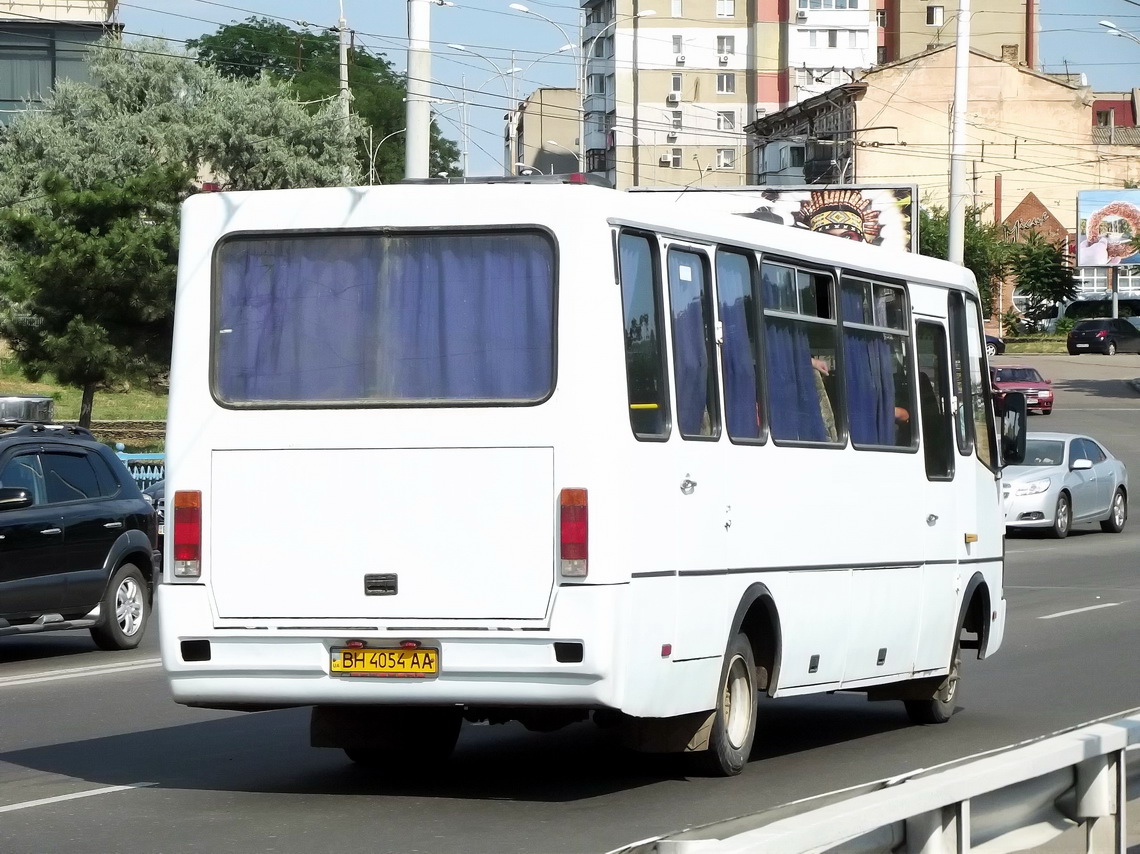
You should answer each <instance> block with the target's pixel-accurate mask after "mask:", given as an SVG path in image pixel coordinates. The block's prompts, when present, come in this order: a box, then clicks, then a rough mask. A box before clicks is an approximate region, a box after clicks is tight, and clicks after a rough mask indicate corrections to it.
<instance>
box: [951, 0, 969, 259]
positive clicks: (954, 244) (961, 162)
mask: <svg viewBox="0 0 1140 854" xmlns="http://www.w3.org/2000/svg"><path fill="white" fill-rule="evenodd" d="M969 74H970V0H958V42H957V44H956V45H955V46H954V110H953V122H952V126H951V130H950V206H949V207H950V210H949V215H950V217H949V223H948V229H947V230H948V235H947V247H946V257H947V258H948V259H949V260H951V261H953V262H954V263H955V264H961V263H963V262H964V261H965V258H966V105H967V99H968V97H969V96H968V94H967V91H968V85H969Z"/></svg>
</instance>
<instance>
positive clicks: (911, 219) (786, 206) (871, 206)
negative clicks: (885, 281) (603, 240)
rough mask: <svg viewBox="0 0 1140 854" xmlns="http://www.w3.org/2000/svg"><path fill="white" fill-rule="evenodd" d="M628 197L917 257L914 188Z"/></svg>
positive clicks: (671, 193) (670, 192)
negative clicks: (659, 198)
mask: <svg viewBox="0 0 1140 854" xmlns="http://www.w3.org/2000/svg"><path fill="white" fill-rule="evenodd" d="M628 192H631V193H637V192H647V193H658V194H663V195H665V196H668V197H669V199H670V201H672V200H676V201H678V202H683V203H685V204H690V205H698V206H702V207H703V208H704V209H705V210H716V211H721V212H728V213H735V214H740V215H741V216H746V217H751V218H753V219H760V220H765V221H767V222H776V223H780V224H782V225H787V226H790V227H792V228H805V229H808V230H809V231H818V232H821V233H824V234H834V235H836V236H837V237H845V238H847V239H848V240H859V241H862V242H864V243H871V244H873V245H875V246H884V247H888V248H891V249H898V250H901V251H904V252H917V251H918V201H917V199H918V188H917V186H915V185H913V184H899V185H890V186H888V185H875V186H864V185H848V186H841V187H836V186H831V187H826V188H820V187H741V188H736V187H731V188H719V187H718V188H708V189H697V188H690V189H684V190H674V189H669V190H659V189H657V188H652V187H644V188H643V187H633V188H631V189H630V190H629V191H628Z"/></svg>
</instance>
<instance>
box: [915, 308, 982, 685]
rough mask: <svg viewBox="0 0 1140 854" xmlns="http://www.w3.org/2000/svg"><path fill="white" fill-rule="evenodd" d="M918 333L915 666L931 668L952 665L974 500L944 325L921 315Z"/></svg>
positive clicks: (917, 328) (917, 325) (925, 668)
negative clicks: (919, 569) (962, 454)
mask: <svg viewBox="0 0 1140 854" xmlns="http://www.w3.org/2000/svg"><path fill="white" fill-rule="evenodd" d="M915 332H916V336H915V337H916V347H915V350H916V353H917V357H918V411H919V418H920V423H921V431H922V432H921V437H920V441H921V444H922V453H923V458H924V465H925V468H926V487H925V489H924V494H923V496H922V501H921V503H920V506H919V508H918V512H919V513H920V514H921V515H922V517H923V525H924V528H925V531H926V547H925V565H924V568H923V583H922V600H923V606H922V610H923V617H922V623H923V631H922V632H921V633H920V643H919V646H918V650H917V654H916V659H915V670H928V669H932V668H936V667H945V666H946V664H947V663H948V658H947V649H946V639H947V638H949V637H952V636H953V633H954V621H955V620H957V618H958V613H957V610H958V608H957V600H958V595H957V594H958V593H960V590H958V588H959V587H960V583H961V582H960V579H959V568H958V556H959V550H960V548H961V547H960V545H959V544H960V543H961V542H962V539H963V536H964V532H963V530H962V524H961V521H960V517H959V511H960V510H961V507H960V505H961V504H963V503H965V504H967V505H968V504H969V503H970V501H969V496H967V495H965V494H964V493H961V488H962V481H966V480H967V478H964V477H960V476H959V475H960V473H959V465H958V463H959V460H958V453H957V449H956V447H955V427H954V404H955V397H954V395H953V394H952V391H951V389H952V386H951V378H950V347H949V336H948V335H947V330H946V326H945V324H944V323H943V322H942V321H940V320H928V319H919V320H918V321H917V322H916V324H915Z"/></svg>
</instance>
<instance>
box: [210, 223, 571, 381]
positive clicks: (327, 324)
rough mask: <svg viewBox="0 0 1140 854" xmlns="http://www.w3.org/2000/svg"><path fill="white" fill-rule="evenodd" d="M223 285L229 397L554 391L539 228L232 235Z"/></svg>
mask: <svg viewBox="0 0 1140 854" xmlns="http://www.w3.org/2000/svg"><path fill="white" fill-rule="evenodd" d="M219 284H220V290H219V292H218V295H217V306H216V309H215V316H216V318H217V319H216V324H217V325H216V329H215V357H214V358H215V389H216V393H217V394H218V396H219V397H220V398H221V399H222V400H224V401H227V402H234V403H259V402H266V403H272V402H277V403H282V402H286V403H287V402H309V403H355V402H361V403H369V402H375V403H409V402H413V403H414V402H444V401H461V402H462V401H471V402H482V401H531V400H538V399H541V398H543V397H545V396H546V395H547V394H548V393H549V391H550V389H551V388H552V386H553V364H554V362H553V329H554V260H553V249H552V247H551V245H550V243H549V241H548V240H547V239H546V238H544V237H542V236H540V235H538V234H532V233H521V232H512V233H509V234H450V235H446V236H444V235H439V236H435V235H407V236H395V237H380V236H374V235H346V236H340V235H303V236H290V237H274V238H238V239H234V240H231V241H229V242H227V243H226V244H225V245H224V246H223V248H222V250H221V252H220V253H219Z"/></svg>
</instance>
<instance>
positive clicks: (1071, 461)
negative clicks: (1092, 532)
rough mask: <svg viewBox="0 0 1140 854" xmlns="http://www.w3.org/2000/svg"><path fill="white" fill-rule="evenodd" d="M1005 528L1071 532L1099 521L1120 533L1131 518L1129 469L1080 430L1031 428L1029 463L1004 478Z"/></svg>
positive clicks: (1054, 533)
mask: <svg viewBox="0 0 1140 854" xmlns="http://www.w3.org/2000/svg"><path fill="white" fill-rule="evenodd" d="M1002 496H1003V499H1004V502H1005V524H1006V528H1046V529H1048V531H1049V533H1050V534H1051V535H1052V536H1054V537H1057V538H1061V537H1067V536H1068V535H1069V531H1070V529H1071V528H1072V526H1073V525H1075V524H1080V523H1086V522H1099V523H1100V527H1101V530H1103V531H1107V532H1110V533H1115V534H1119V533H1120V532H1121V531H1123V530H1124V523H1125V522H1126V521H1127V520H1128V469H1127V468H1125V466H1124V463H1123V462H1121V461H1120V460H1118V459H1117V458H1116V457H1114V456H1113V455H1112V454H1111V453H1109V452H1108V450H1107V449H1106V448H1105V447H1104V445H1102V444H1100V443H1099V442H1098V441H1096V440H1095V439H1092V438H1090V437H1088V436H1082V435H1078V434H1075V433H1030V434H1028V435H1027V436H1026V440H1025V462H1023V463H1022V464H1021V465H1017V466H1007V467H1006V468H1005V470H1004V471H1003V477H1002Z"/></svg>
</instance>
